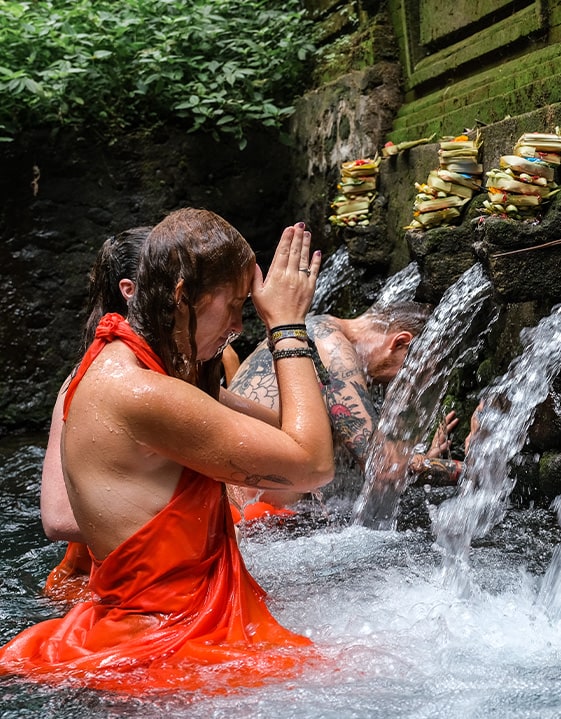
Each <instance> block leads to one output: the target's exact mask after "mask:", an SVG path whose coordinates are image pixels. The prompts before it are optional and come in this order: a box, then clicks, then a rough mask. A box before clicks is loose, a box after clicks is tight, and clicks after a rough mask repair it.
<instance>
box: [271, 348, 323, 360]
mask: <svg viewBox="0 0 561 719" xmlns="http://www.w3.org/2000/svg"><path fill="white" fill-rule="evenodd" d="M272 356H273V359H274V360H280V359H284V358H285V357H309V358H310V359H313V352H312V350H311V349H310V348H309V347H291V348H290V349H285V350H273V352H272Z"/></svg>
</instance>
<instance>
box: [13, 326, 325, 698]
mask: <svg viewBox="0 0 561 719" xmlns="http://www.w3.org/2000/svg"><path fill="white" fill-rule="evenodd" d="M115 339H119V340H122V341H123V342H125V343H126V344H127V345H128V346H129V347H130V348H131V349H132V350H133V351H134V352H135V354H136V355H137V357H138V358H139V359H140V361H141V362H142V363H143V364H144V365H145V366H146V367H147V368H148V369H150V370H153V371H156V372H161V373H164V370H163V368H162V366H161V363H160V361H159V359H158V358H157V356H156V355H154V353H153V352H152V350H151V349H150V347H149V346H148V345H147V344H146V342H144V340H142V338H140V337H139V336H138V335H136V334H135V333H134V332H133V331H132V330H131V328H130V326H129V325H128V324H127V323H126V322H125V321H124V320H123V318H122V317H121V316H120V315H116V314H112V315H106V316H105V317H104V318H103V319H102V321H101V323H100V325H99V327H98V330H97V333H96V339H95V340H94V342H93V344H92V345H91V346H90V348H89V349H88V351H87V353H86V355H85V357H84V359H83V361H82V364H81V365H80V367H79V369H78V372H77V373H76V376H75V377H74V379H73V381H72V383H71V385H70V387H69V389H68V392H67V398H66V403H65V417H66V414H67V411H68V405H69V403H70V401H71V399H72V396H73V394H74V391H75V389H76V385H77V384H78V383H79V381H80V379H81V377H82V376H83V375H84V373H85V371H86V370H87V368H88V367H89V365H90V364H91V363H92V362H93V360H94V359H95V357H96V356H97V355H98V354H99V352H100V351H101V349H102V348H103V346H104V345H105V344H106V343H107V342H111V341H113V340H115ZM91 561H92V569H91V576H90V581H89V585H88V591H89V594H90V598H89V599H88V600H87V601H81V602H79V603H77V604H75V606H74V607H73V608H72V609H71V610H70V611H69V612H68V614H66V616H64V617H63V618H60V619H51V620H48V621H45V622H41V623H40V624H37V625H35V626H32V627H29V628H28V629H26V630H24V631H23V632H21V633H20V634H18V635H17V636H16V637H15V638H14V639H12V640H11V641H10V642H9V643H8V644H7V645H5V646H4V647H3V648H2V649H0V673H3V674H16V675H19V676H25V677H26V678H28V679H29V678H31V679H35V680H38V681H45V682H48V683H58V682H61V681H70V682H72V683H79V684H85V685H87V686H92V687H96V688H100V689H107V690H115V691H134V692H135V693H137V692H139V691H146V690H150V689H155V690H158V689H173V688H183V689H186V690H204V691H209V692H213V691H218V692H220V691H230V690H232V689H233V688H235V687H242V686H252V685H256V684H261V683H263V682H264V681H267V680H269V679H271V678H273V677H278V678H279V679H280V678H287V677H289V676H292V675H294V674H297V673H298V672H299V671H301V669H302V666H303V663H304V662H310V661H312V660H313V659H314V658H316V659H317V658H318V655H317V652H316V651H315V650H314V648H313V646H312V645H311V642H310V640H309V639H308V638H306V637H303V636H300V635H298V634H295V633H293V632H290V631H289V630H287V629H285V628H283V627H282V626H281V625H280V624H278V622H277V621H276V620H275V619H274V618H273V616H272V615H271V614H270V612H269V610H268V609H267V607H266V604H265V592H264V591H263V589H262V588H261V587H260V586H259V585H258V584H257V582H255V580H254V579H253V578H252V577H251V575H250V574H249V572H248V571H247V569H246V567H245V564H244V562H243V559H242V557H241V554H240V552H239V548H238V545H237V542H236V537H235V532H234V524H233V521H232V515H231V511H230V508H229V505H228V501H227V496H226V492H225V487H224V485H223V484H222V483H220V482H216V481H214V480H212V479H210V478H209V477H206V476H204V475H201V474H198V473H196V472H193V471H191V470H189V469H187V468H186V469H184V471H183V474H182V476H181V479H180V481H179V484H178V487H177V489H176V492H175V494H174V496H173V497H172V499H171V500H170V502H169V503H168V505H167V506H166V507H165V508H164V509H162V511H161V512H159V513H158V514H157V515H156V516H155V517H153V518H152V519H151V520H150V521H149V522H148V523H147V524H146V525H144V526H143V527H142V528H141V529H140V530H138V531H137V532H136V533H135V534H134V535H133V536H131V537H129V538H128V539H127V540H125V541H124V542H123V543H122V544H121V545H120V546H118V547H117V548H116V549H114V550H113V552H111V553H110V554H109V555H108V556H107V557H106V558H105V559H104V560H103V561H101V562H99V561H97V560H96V559H95V558H93V557H91ZM86 563H87V562H86Z"/></svg>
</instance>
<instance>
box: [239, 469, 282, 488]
mask: <svg viewBox="0 0 561 719" xmlns="http://www.w3.org/2000/svg"><path fill="white" fill-rule="evenodd" d="M234 469H235V470H236V475H235V476H234V477H232V479H231V480H230V481H232V480H234V481H236V482H239V484H241V485H244V486H245V487H251V488H252V489H274V488H277V489H279V488H280V487H283V488H287V487H292V486H293V483H292V482H291V481H290V480H289V479H288V478H287V477H282V476H281V475H280V474H247V473H246V472H244V470H243V468H242V467H238V466H236V465H234ZM237 475H240V476H237Z"/></svg>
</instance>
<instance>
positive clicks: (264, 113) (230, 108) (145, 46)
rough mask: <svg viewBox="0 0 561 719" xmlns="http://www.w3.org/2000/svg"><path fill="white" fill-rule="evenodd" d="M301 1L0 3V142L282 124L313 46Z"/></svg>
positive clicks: (238, 131) (240, 133) (237, 132)
mask: <svg viewBox="0 0 561 719" xmlns="http://www.w3.org/2000/svg"><path fill="white" fill-rule="evenodd" d="M310 34H311V31H310V24H309V22H308V21H307V20H306V18H305V15H304V11H303V10H301V9H300V2H299V0H183V1H181V0H126V1H123V0H44V1H42V0H35V1H31V2H2V3H0V135H3V136H4V137H3V138H1V139H4V140H6V139H10V138H11V137H13V136H14V135H15V134H16V133H17V132H19V131H20V130H21V129H22V128H29V127H33V126H37V125H47V126H48V125H54V126H60V125H68V126H73V127H83V126H89V127H95V128H96V129H97V130H98V131H100V132H102V133H103V134H105V135H115V134H117V133H118V132H119V131H123V130H126V129H128V128H131V127H139V126H150V125H152V124H153V123H156V122H158V121H165V120H170V119H173V118H181V120H182V121H183V122H184V123H185V125H186V127H187V128H188V130H189V131H195V130H199V129H202V130H208V131H212V132H214V133H216V134H218V133H229V134H231V135H234V137H236V138H237V139H238V141H239V142H240V145H241V146H243V144H244V130H245V129H246V128H247V127H248V126H251V125H255V124H261V125H265V126H273V127H280V125H281V124H282V121H283V119H284V118H285V117H286V116H287V115H289V114H290V113H291V112H292V107H291V106H290V103H291V102H292V100H293V98H294V97H295V96H296V95H297V94H298V92H299V91H300V90H301V89H302V88H303V82H304V76H305V75H306V74H308V73H306V61H309V58H310V57H311V54H312V52H313V46H312V44H311V42H310V41H309V36H310Z"/></svg>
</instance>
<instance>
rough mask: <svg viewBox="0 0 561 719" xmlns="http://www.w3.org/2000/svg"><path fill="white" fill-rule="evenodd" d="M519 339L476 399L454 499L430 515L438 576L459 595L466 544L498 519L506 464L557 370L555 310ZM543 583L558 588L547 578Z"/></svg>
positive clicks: (560, 353) (508, 484)
mask: <svg viewBox="0 0 561 719" xmlns="http://www.w3.org/2000/svg"><path fill="white" fill-rule="evenodd" d="M521 340H522V344H523V346H524V349H523V351H522V354H521V355H520V356H519V357H517V358H516V359H515V360H513V361H512V362H511V364H510V366H509V368H508V370H507V372H506V373H505V374H504V375H503V376H502V377H499V378H498V379H496V380H495V381H494V382H493V383H492V384H491V385H490V386H489V387H488V388H487V390H486V391H485V392H484V394H483V396H482V400H483V405H484V406H483V409H482V410H481V412H480V426H479V430H478V431H477V432H476V433H475V434H474V436H473V438H472V439H471V442H470V446H469V451H468V453H467V455H466V458H465V462H464V467H463V471H462V476H461V477H460V481H459V492H458V494H457V496H456V497H454V498H452V499H449V500H448V501H446V502H444V503H443V504H441V505H440V507H439V508H438V511H436V512H435V513H434V518H433V525H434V531H435V534H436V537H437V543H438V544H439V545H440V546H441V547H442V548H443V550H444V562H443V573H444V576H445V578H446V579H447V581H449V582H450V583H451V584H453V585H455V586H456V588H457V590H458V591H460V592H468V593H469V591H470V581H469V572H468V559H469V550H470V546H471V542H472V539H473V538H476V537H481V536H483V535H485V534H487V533H488V532H489V531H490V529H491V528H492V527H493V526H494V525H495V524H496V523H497V522H499V521H501V520H502V518H503V517H504V514H505V511H506V508H507V501H508V498H509V496H510V493H511V490H512V487H513V480H512V479H511V477H510V475H509V469H508V464H509V461H510V460H511V459H512V458H513V457H514V456H515V455H516V454H517V453H518V452H520V450H521V449H522V448H523V446H524V442H525V441H526V438H527V435H528V430H529V428H530V425H531V423H532V420H533V418H534V414H535V409H536V407H537V406H538V405H539V404H541V403H542V402H544V401H545V399H546V398H547V396H548V394H549V391H550V388H551V383H552V382H553V380H554V379H555V377H556V376H557V375H558V374H559V372H560V371H561V308H560V307H557V308H556V309H554V311H553V312H552V313H551V314H550V316H549V317H546V318H544V319H542V320H541V322H540V323H539V324H538V325H537V327H535V328H531V329H528V328H527V329H525V330H523V332H522V333H521ZM552 573H553V570H552ZM549 581H550V582H552V583H554V584H555V583H557V584H560V583H559V580H558V579H554V577H553V576H551V577H550V578H549ZM560 586H561V585H560ZM546 591H547V590H546V589H544V592H546Z"/></svg>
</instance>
